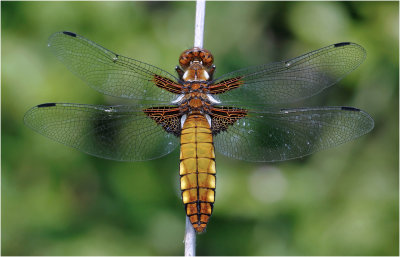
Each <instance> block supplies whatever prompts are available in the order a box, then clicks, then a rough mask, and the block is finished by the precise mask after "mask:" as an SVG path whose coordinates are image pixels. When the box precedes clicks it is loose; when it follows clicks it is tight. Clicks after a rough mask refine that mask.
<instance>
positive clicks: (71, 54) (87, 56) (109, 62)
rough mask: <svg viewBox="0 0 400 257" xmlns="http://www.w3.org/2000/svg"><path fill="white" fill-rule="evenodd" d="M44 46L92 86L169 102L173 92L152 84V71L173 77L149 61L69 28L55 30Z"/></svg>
mask: <svg viewBox="0 0 400 257" xmlns="http://www.w3.org/2000/svg"><path fill="white" fill-rule="evenodd" d="M48 46H49V47H50V49H51V50H52V51H53V52H54V54H55V55H56V56H57V58H58V59H59V60H60V61H61V62H62V63H64V64H65V65H66V66H67V67H68V69H69V70H71V71H72V72H73V73H74V74H75V75H77V76H78V77H80V78H81V79H82V80H83V81H85V82H86V83H87V84H88V85H89V86H91V87H92V88H94V89H95V90H97V91H99V92H101V93H104V94H107V95H111V96H116V97H123V98H130V99H138V100H149V101H162V102H171V101H172V100H173V99H174V98H175V96H176V95H175V94H173V93H170V92H168V91H166V90H164V89H161V88H159V87H157V86H156V85H155V82H154V80H155V75H157V76H160V77H164V78H167V79H169V80H170V81H177V79H176V78H175V77H174V76H173V75H171V74H170V73H168V72H166V71H164V70H162V69H159V68H157V67H155V66H152V65H150V64H146V63H143V62H140V61H137V60H134V59H131V58H128V57H124V56H121V55H118V54H116V53H113V52H111V51H109V50H107V49H105V48H103V47H101V46H99V45H97V44H96V43H94V42H92V41H90V40H88V39H86V38H84V37H82V36H79V35H77V34H75V33H72V32H57V33H55V34H53V35H52V36H51V37H50V38H49V42H48Z"/></svg>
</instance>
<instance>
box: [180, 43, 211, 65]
mask: <svg viewBox="0 0 400 257" xmlns="http://www.w3.org/2000/svg"><path fill="white" fill-rule="evenodd" d="M213 62H214V57H213V56H212V54H211V52H210V51H208V50H206V49H202V48H198V47H195V48H191V49H187V50H185V51H183V53H182V54H181V56H180V57H179V65H180V66H181V67H182V69H183V70H186V69H188V68H189V67H190V66H191V65H193V64H196V63H197V64H202V65H203V66H204V67H205V68H206V69H208V68H210V67H211V66H212V64H213Z"/></svg>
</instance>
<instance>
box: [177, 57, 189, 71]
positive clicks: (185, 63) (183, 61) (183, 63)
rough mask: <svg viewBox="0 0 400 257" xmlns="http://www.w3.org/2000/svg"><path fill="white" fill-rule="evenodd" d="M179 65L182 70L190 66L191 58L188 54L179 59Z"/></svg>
mask: <svg viewBox="0 0 400 257" xmlns="http://www.w3.org/2000/svg"><path fill="white" fill-rule="evenodd" d="M179 64H180V65H181V67H182V68H185V67H188V66H189V64H190V58H189V57H188V56H187V55H186V54H182V55H181V57H180V58H179Z"/></svg>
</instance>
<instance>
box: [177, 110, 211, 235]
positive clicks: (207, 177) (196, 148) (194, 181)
mask: <svg viewBox="0 0 400 257" xmlns="http://www.w3.org/2000/svg"><path fill="white" fill-rule="evenodd" d="M215 173H216V171H215V153H214V145H213V138H212V134H211V128H210V125H209V124H208V122H207V119H206V118H205V117H204V116H203V115H202V114H190V115H189V116H188V118H187V119H186V121H185V123H184V125H183V128H182V133H181V154H180V176H181V190H182V200H183V203H184V204H185V209H186V214H187V216H188V217H189V219H190V222H191V223H192V225H193V227H194V229H196V231H197V232H202V231H204V229H205V228H206V226H207V223H208V220H209V218H210V216H211V213H212V209H213V204H214V200H215V199H214V198H215Z"/></svg>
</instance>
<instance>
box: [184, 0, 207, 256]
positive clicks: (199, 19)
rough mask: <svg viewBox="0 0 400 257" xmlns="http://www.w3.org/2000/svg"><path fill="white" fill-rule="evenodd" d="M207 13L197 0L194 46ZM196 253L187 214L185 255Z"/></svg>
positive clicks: (199, 39)
mask: <svg viewBox="0 0 400 257" xmlns="http://www.w3.org/2000/svg"><path fill="white" fill-rule="evenodd" d="M205 13H206V1H205V0H197V1H196V22H195V25H194V47H199V48H203V38H204V16H205ZM195 255H196V231H195V230H194V228H193V226H192V223H190V220H189V217H188V216H186V229H185V256H195Z"/></svg>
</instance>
